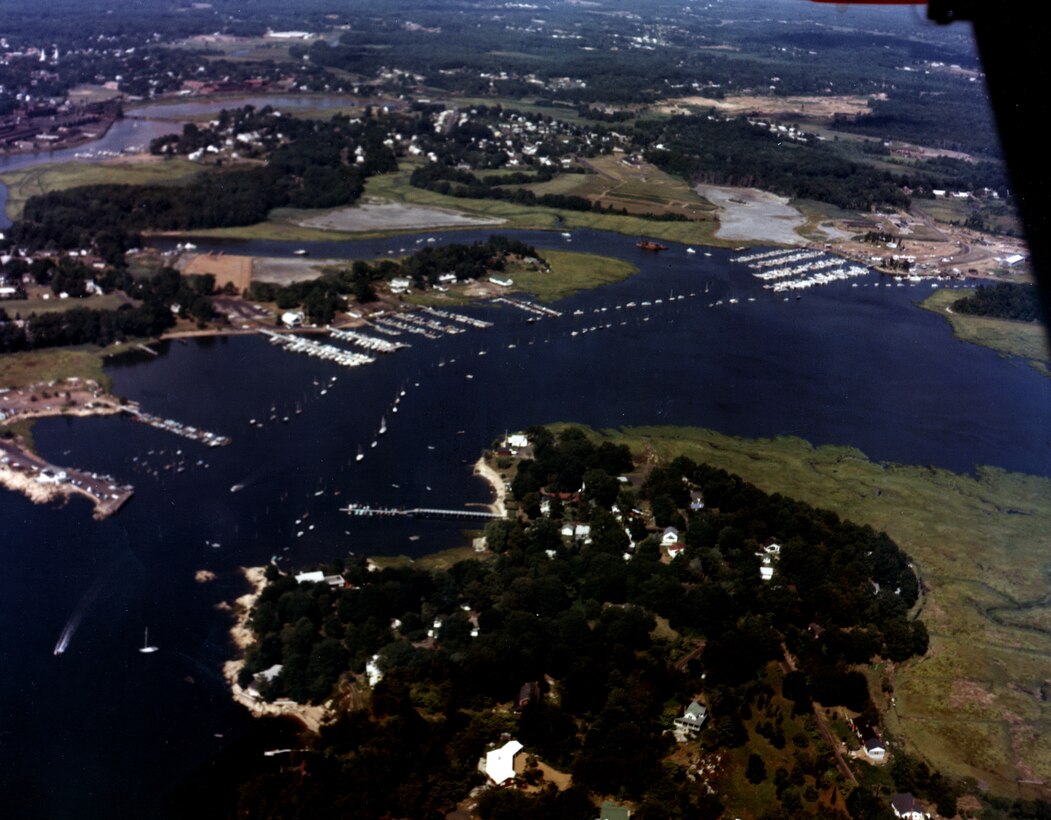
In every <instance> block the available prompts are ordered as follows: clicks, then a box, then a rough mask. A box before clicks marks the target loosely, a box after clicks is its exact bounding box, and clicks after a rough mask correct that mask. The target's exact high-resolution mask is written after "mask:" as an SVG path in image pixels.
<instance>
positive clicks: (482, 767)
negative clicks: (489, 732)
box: [478, 740, 523, 786]
mask: <svg viewBox="0 0 1051 820" xmlns="http://www.w3.org/2000/svg"><path fill="white" fill-rule="evenodd" d="M522 749H523V746H522V744H521V743H519V742H518V741H517V740H509V741H507V743H505V744H504V745H503V746H501V747H500V748H499V749H493V750H492V751H491V752H486V754H485V757H483V758H482V759H481V760H479V761H478V771H480V772H481V773H482V774H484V775H488V776H489V779H490V780H492V781H493V783H495V784H496V785H497V786H502V785H503V784H504V783H507V782H508V781H510V780H514V779H515V758H516V757H517V756H518V755H519V754H520V753H521V751H522Z"/></svg>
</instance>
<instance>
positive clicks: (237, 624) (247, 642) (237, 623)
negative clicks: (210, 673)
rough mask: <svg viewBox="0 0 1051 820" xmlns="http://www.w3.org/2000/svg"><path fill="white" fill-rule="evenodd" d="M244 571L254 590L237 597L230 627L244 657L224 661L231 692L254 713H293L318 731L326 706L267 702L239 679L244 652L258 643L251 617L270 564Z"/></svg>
mask: <svg viewBox="0 0 1051 820" xmlns="http://www.w3.org/2000/svg"><path fill="white" fill-rule="evenodd" d="M241 572H242V573H243V574H244V577H245V579H246V580H247V581H248V583H249V584H251V585H252V590H251V591H250V592H248V593H246V594H244V595H242V596H241V597H240V598H238V599H237V600H236V601H234V606H233V610H234V623H233V625H232V626H231V627H230V640H231V641H232V642H233V644H234V646H236V647H237V649H238V650H239V652H238V654H239V655H240V657H238V658H235V659H233V660H229V661H226V662H225V663H224V664H223V677H224V678H226V682H227V683H228V684H229V685H230V692H231V694H232V696H233V699H234V701H236V702H237V703H239V704H241V705H242V706H243V707H245V708H246V709H247V710H248V711H249V712H251V713H252V715H253V717H293V718H295V719H296V720H298V721H299V722H300V723H302V724H303V726H304V727H305V728H306V729H307V730H308V731H311V732H313V733H314V734H317V733H318V732H319V731H320V730H321V724H322V722H323V721H324V720H325V718H326V717H327V716H328V709H326V708H325V707H324V706H311V705H309V704H303V703H296V702H294V701H290V700H280V701H276V702H274V703H267V702H266V701H263V700H258V699H256V698H254V697H252V695H250V694H249V693H248V691H247V690H246V689H244V688H243V687H242V686H241V685H240V684H239V683H238V682H237V678H238V676H239V675H240V674H241V670H242V669H244V665H245V661H244V653H245V651H247V649H248V648H249V647H250V646H252V644H254V643H255V634H254V633H253V632H252V630H251V629H250V628H249V626H248V619H249V617H250V616H251V614H252V607H253V606H255V602H256V600H258V598H259V596H260V595H261V594H262V592H263V590H264V589H265V588H266V584H267V581H266V567H242V568H241Z"/></svg>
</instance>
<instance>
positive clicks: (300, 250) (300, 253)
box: [292, 248, 310, 256]
mask: <svg viewBox="0 0 1051 820" xmlns="http://www.w3.org/2000/svg"><path fill="white" fill-rule="evenodd" d="M309 253H310V251H308V250H307V249H306V248H297V249H296V250H294V251H292V254H293V255H294V256H307V255H308V254H309Z"/></svg>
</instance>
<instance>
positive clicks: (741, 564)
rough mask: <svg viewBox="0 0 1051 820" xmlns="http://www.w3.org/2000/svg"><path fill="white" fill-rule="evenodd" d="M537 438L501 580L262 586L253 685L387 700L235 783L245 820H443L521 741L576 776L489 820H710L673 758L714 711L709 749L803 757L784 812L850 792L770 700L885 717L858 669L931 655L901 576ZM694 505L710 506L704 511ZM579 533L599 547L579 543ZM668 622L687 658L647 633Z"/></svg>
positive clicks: (337, 566) (907, 579)
mask: <svg viewBox="0 0 1051 820" xmlns="http://www.w3.org/2000/svg"><path fill="white" fill-rule="evenodd" d="M529 434H530V436H531V438H532V441H533V443H534V450H535V458H534V459H533V460H527V461H524V462H522V463H521V465H520V471H519V474H518V478H517V479H516V480H515V483H514V486H513V491H514V494H515V497H516V499H517V500H518V502H519V504H520V506H521V508H522V510H523V515H522V516H521V517H519V518H514V519H511V520H504V521H497V522H493V523H492V524H490V525H489V526H488V527H487V528H486V535H487V539H488V543H489V546H490V548H491V550H492V551H493V552H494V553H495V555H494V557H493V558H492V559H491V560H486V561H482V560H470V561H465V562H463V563H459V564H456V565H455V566H453V567H452V568H451V569H449V570H448V571H445V572H427V571H423V570H419V569H415V568H399V569H384V570H379V571H372V572H370V571H369V570H368V568H367V567H366V565H365V562H364V561H360V560H359V561H349V562H346V563H344V562H335V563H333V564H331V565H329V566H328V567H326V571H327V572H329V573H332V574H335V573H341V574H342V575H343V577H344V578H345V579H346V582H347V586H346V587H345V588H337V587H332V586H329V585H328V584H310V583H303V584H297V583H296V581H295V580H294V579H293V578H292V577H290V576H285V575H282V574H281V573H280V572H279V571H278V570H277V569H276V567H271V568H270V569H269V570H268V577H269V581H270V583H269V585H268V586H267V588H266V589H265V591H264V592H263V593H262V595H261V596H260V598H259V599H258V601H257V603H256V606H255V608H254V610H253V612H252V616H251V625H252V628H253V629H254V630H255V633H256V636H257V642H256V643H255V644H254V645H253V647H252V648H251V649H250V650H249V652H248V656H247V664H246V667H245V670H244V673H243V680H244V681H245V682H247V681H248V680H249V679H250V678H251V676H252V674H253V673H255V672H259V671H262V670H265V669H268V668H270V667H271V666H272V665H274V664H281V665H282V666H281V670H280V674H279V675H277V677H276V679H274V680H273V681H272V683H269V684H262V688H263V691H264V692H265V693H267V694H268V695H269V696H271V697H276V696H289V697H293V698H296V699H299V700H301V701H313V702H321V701H324V700H326V699H327V698H329V697H330V696H331V695H332V694H333V687H334V686H337V684H339V682H340V681H342V682H343V683H342V685H343V686H346V685H348V681H349V677H348V676H349V675H350V674H351V673H354V674H360V673H361V672H362V671H363V670H364V667H365V664H366V662H367V661H368V660H369V659H370V658H374V661H375V663H376V665H377V667H378V668H379V670H380V671H381V672H382V680H380V681H379V682H378V683H377V684H376V685H375V686H374V687H373V688H372V691H371V695H370V696H369V698H368V700H367V708H358V709H353V710H344V709H342V708H337V711H336V718H335V720H334V721H333V722H332V724H331V725H329V726H327V727H326V728H323V729H322V732H321V735H320V738H319V739H318V740H317V742H316V744H315V745H314V746H313V748H312V749H311V750H310V753H307V754H302V755H300V756H298V757H296V758H295V761H294V765H290V766H287V767H284V768H283V769H282V770H281V771H280V772H271V773H269V774H265V775H260V776H259V777H258V778H257V779H255V780H253V781H252V782H251V783H248V784H245V785H243V786H242V787H241V788H240V790H239V797H238V798H236V799H234V800H233V801H232V802H235V803H237V810H238V811H239V812H241V813H242V814H245V813H247V814H249V815H251V816H259V817H278V816H280V817H288V818H293V817H310V816H318V815H319V814H323V815H325V816H330V817H350V816H354V817H364V818H367V817H384V816H395V817H419V818H429V817H438V816H442V814H443V813H444V812H446V811H448V810H450V809H451V808H452V807H453V804H454V803H455V802H456V801H458V800H460V799H461V798H462V797H464V796H465V795H466V794H467V792H468V791H469V790H470V789H471V787H472V786H474V785H476V784H477V783H480V782H481V780H480V776H479V774H478V772H477V770H476V766H475V764H476V762H477V760H478V758H479V756H481V755H482V754H483V753H484V750H485V749H486V747H487V744H491V743H494V742H496V741H498V740H499V738H500V736H501V735H502V734H503V733H509V734H510V735H511V736H513V737H515V738H517V739H519V740H521V741H522V743H524V744H525V746H526V748H527V750H528V751H529V753H530V754H531V755H535V756H536V757H538V758H540V759H542V760H544V761H545V762H546V763H548V764H550V765H552V766H555V767H556V768H559V769H561V770H563V771H569V772H571V773H572V776H573V788H572V789H570V790H569V791H566V792H562V793H555V792H554V791H541V792H540V793H539V794H537V795H533V796H527V795H525V794H522V793H519V792H514V791H511V792H500V791H495V792H491V793H489V794H488V795H487V796H486V797H485V798H484V799H483V801H482V803H481V804H480V806H479V811H480V813H481V816H482V817H485V818H488V817H541V816H543V817H573V818H578V817H588V816H593V814H592V815H588V814H587V812H588V811H592V812H593V809H591V808H590V807H589V804H588V802H587V797H588V795H589V794H598V795H611V794H612V795H619V796H620V797H621V798H622V799H630V800H633V801H636V802H637V803H638V804H639V806H640V808H639V811H638V814H637V816H638V817H642V818H658V817H659V818H667V817H672V816H683V817H711V818H715V817H718V816H719V815H720V813H721V811H722V803H721V801H720V799H719V797H718V795H717V794H715V793H709V792H708V790H707V789H706V788H705V787H704V786H703V785H702V784H700V783H698V782H694V781H691V780H689V779H686V778H684V777H683V776H682V775H683V772H682V770H681V769H679V768H678V767H677V766H675V765H669V764H668V763H667V762H666V761H665V760H664V759H665V756H666V755H667V754H668V753H669V752H670V750H671V748H672V746H673V745H674V744H673V742H672V740H671V738H670V735H669V732H668V729H669V728H670V722H671V717H672V716H674V715H675V714H677V713H678V712H679V711H681V708H682V706H683V705H685V704H687V703H689V702H690V700H691V699H692V698H695V697H698V693H701V692H703V697H704V698H705V700H706V701H707V703H708V705H709V708H710V710H711V717H712V720H711V725H710V726H709V727H708V728H707V729H705V731H704V732H703V733H702V735H701V740H700V743H701V748H702V750H704V751H706V752H716V751H718V750H720V749H734V748H740V747H742V746H743V745H744V744H750V743H758V742H759V740H758V738H751V734H750V731H749V730H748V728H747V726H746V721H749V720H752V716H753V711H754V710H755V709H758V710H760V712H761V713H763V714H765V715H767V716H768V718H769V719H768V720H767V721H765V722H764V721H762V720H761V721H759V722H758V723H756V729H755V731H757V732H759V734H761V735H762V737H763V738H765V739H764V740H763V741H762V742H763V743H770V744H772V746H773V748H777V749H784V748H786V741H787V742H788V748H790V749H794V750H795V751H794V752H793V755H794V757H793V758H792V759H794V760H795V763H794V764H793V765H794V768H792V769H791V771H790V770H788V769H786V770H785V771H784V772H783V773H781V772H780V770H779V771H778V773H777V778H779V779H780V778H782V777H783V779H784V781H783V784H782V785H781V786H779V789H778V793H779V796H780V798H781V800H782V811H786V812H789V813H791V812H792V811H794V810H800V809H802V808H803V807H804V806H808V807H810V808H811V809H812V808H813V807H814V806H816V803H815V802H814V801H817V800H818V799H819V796H820V795H824V799H826V800H827V799H830V798H829V794H830V792H831V791H834V790H836V789H837V788H840V789H842V785H838V786H837V784H836V782H835V779H834V778H833V779H831V780H830V779H828V778H827V777H825V776H824V775H823V774H822V772H824V771H826V770H827V769H829V768H830V767H831V765H832V764H831V752H830V750H829V749H828V748H827V746H825V745H824V744H823V742H822V741H821V740H820V738H819V737H818V736H817V735H816V734H814V736H813V737H809V736H796V737H794V738H792V739H788V738H786V737H785V734H784V730H783V729H782V728H780V727H781V726H782V721H783V720H785V719H786V718H787V715H785V714H782V713H781V709H782V707H780V706H777V705H776V704H775V698H776V699H777V703H781V702H782V699H783V701H784V702H785V703H786V706H785V708H788V709H789V710H790V711H791V712H792V713H793V714H799V715H803V714H809V711H810V703H811V699H814V700H817V701H819V702H821V703H822V704H824V705H826V706H831V705H835V704H842V705H844V706H847V707H848V708H850V709H852V710H855V711H856V712H859V713H862V714H866V715H869V716H871V717H872V718H875V717H876V714H875V709H874V707H873V705H872V702H871V700H870V697H869V692H868V688H867V683H866V680H865V677H864V676H863V675H862V674H861V673H860V672H859V671H857V670H858V665H859V664H861V665H863V664H866V663H868V662H869V661H870V660H871V659H872V658H873V657H875V656H880V657H884V658H888V659H892V660H898V661H902V660H905V659H907V658H909V657H911V656H913V655H915V654H922V653H924V652H925V651H926V649H927V634H926V630H925V629H924V627H923V624H922V623H921V622H919V621H912V620H910V619H909V618H908V612H909V609H910V608H911V607H912V605H913V604H914V603H915V602H916V599H917V592H918V589H917V581H916V577H915V575H914V574H913V571H912V569H911V566H910V564H909V561H908V558H907V556H906V555H904V554H903V553H902V552H901V550H900V549H899V548H898V547H897V545H895V544H894V542H893V541H891V540H890V539H889V538H888V537H887V536H886V535H884V534H882V533H877V532H875V531H873V530H872V529H871V528H869V527H865V526H859V525H856V524H853V523H850V522H845V521H842V520H840V519H839V518H838V517H837V516H835V515H834V514H832V513H829V512H826V511H822V510H818V509H815V508H813V507H810V506H808V505H806V504H803V503H800V502H797V501H793V500H792V499H789V498H786V497H784V496H780V495H768V494H766V493H764V492H762V491H761V490H759V489H757V488H756V487H754V486H753V485H750V484H748V483H747V482H745V481H743V480H741V479H740V478H738V477H737V476H734V475H731V474H728V473H726V472H724V471H722V470H719V469H715V468H712V467H710V466H707V465H703V464H696V463H694V462H692V461H690V460H688V459H685V458H680V459H676V460H675V461H673V462H671V463H670V464H667V465H664V466H659V467H656V468H654V469H652V470H651V471H650V472H649V473H648V475H646V477H645V478H644V479H642V478H641V475H640V479H638V480H637V481H636V482H634V483H633V484H631V485H625V484H623V483H622V482H620V481H618V479H617V476H618V475H620V474H622V472H623V471H630V470H632V469H633V468H634V464H633V460H632V456H631V454H630V453H629V452H628V451H627V449H626V448H624V447H617V446H614V445H610V444H602V445H598V446H596V445H595V444H594V443H592V442H591V441H590V440H589V439H588V438H587V437H586V436H585V435H584V434H583V433H582V432H581V431H579V430H575V429H567V430H565V431H563V432H561V433H559V434H558V435H557V436H555V435H553V434H551V433H550V432H549V431H547V430H546V429H543V428H534V429H531V430H530V431H529ZM697 494H703V497H704V500H705V502H706V503H705V505H704V507H703V509H693V510H691V509H690V501H691V499H693V498H696V497H697ZM545 500H546V501H547V502H548V503H550V505H551V506H550V508H549V510H548V514H547V515H545V514H543V513H542V512H541V503H540V502H542V501H545ZM647 509H652V513H653V516H652V518H651V517H650V516H649V515H648V514H647V513H645V512H644V510H647ZM566 522H572V523H573V524H574V526H576V525H579V524H582V523H586V524H587V525H588V526H589V527H590V532H589V534H588V535H587V537H585V538H570V539H566V538H565V537H564V536H563V535H562V534H561V528H562V526H563V525H564V524H565V523H566ZM672 522H673V523H676V524H677V525H679V527H680V530H681V537H682V538H683V539H684V545H685V551H684V553H683V554H682V555H680V556H678V557H677V558H675V559H674V560H671V561H669V560H668V558H667V556H666V555H665V557H663V558H662V548H661V546H660V543H659V533H656V532H654V530H653V528H654V526H655V525H656V526H657V527H660V526H661V525H663V524H666V523H672ZM775 538H776V539H777V540H778V542H779V544H780V545H781V551H780V560H779V561H778V562H777V569H776V573H775V575H774V577H773V579H772V580H771V581H769V582H765V581H762V580H760V573H759V567H760V565H761V562H760V558H759V557H757V553H758V554H760V555H761V554H764V552H763V547H764V546H765V545H769V544H770V543H771V541H772V539H775ZM658 619H661V620H665V619H666V622H667V624H668V626H669V627H670V628H671V629H672V630H674V631H675V633H676V634H678V635H679V636H680V638H679V639H678V641H672V640H670V639H669V638H668V637H667V632H666V631H665V632H661V631H659V630H656V625H657V620H658ZM814 624H819V625H820V637H815V635H816V634H817V633H816V632H815V629H814ZM659 635H660V636H661V637H658V636H659ZM697 641H706V645H705V646H704V649H703V654H699V657H698V658H696V659H694V660H690V661H689V662H688V663H685V664H675V663H673V662H672V661H673V655H672V652H673V650H674V648H675V647H676V646H678V645H679V644H680V643H681V644H682V645H684V646H695V645H701V644H698V643H697ZM786 650H787V651H789V652H791V653H792V654H793V656H794V657H795V659H796V663H797V664H798V671H796V672H792V673H790V674H788V675H787V676H785V677H784V679H783V682H781V683H777V685H776V687H775V686H774V685H771V679H770V678H769V676H768V669H769V668H770V664H771V663H772V662H775V661H778V660H780V659H782V658H783V656H784V653H785V652H786ZM677 651H680V652H681V651H682V650H677ZM775 666H776V664H775ZM529 681H541V682H542V683H541V689H542V690H543V691H544V696H543V697H542V698H541V699H539V700H538V701H537V702H531V703H530V704H529V705H528V706H526V707H525V708H524V709H523V710H522V711H510V710H507V709H495V710H494V707H496V706H498V705H499V704H506V703H507V702H509V701H511V700H513V699H514V698H515V696H516V694H517V693H518V692H519V689H520V688H521V687H522V685H523V684H524V683H527V682H529ZM775 683H776V681H775ZM358 685H359V686H360V684H358ZM357 702H362V701H357ZM792 704H794V706H793V705H792ZM779 715H780V717H779ZM750 738H751V739H750ZM753 774H754V773H753ZM762 779H764V780H765V779H766V774H763V775H762ZM756 782H758V781H756ZM779 782H781V781H780V780H779ZM845 793H846V792H845V789H844V790H843V794H845ZM852 799H853V800H854V801H855V802H858V801H862V802H863V801H864V800H865V799H866V796H865V795H864V794H863V795H861V796H860V797H857V798H852ZM851 805H852V804H851V802H850V801H848V802H847V803H846V806H845V808H846V810H847V811H850V810H851V808H850V807H851ZM822 807H823V808H826V805H825V804H823V806H822ZM775 808H776V807H771V809H772V810H773V809H775ZM770 816H779V817H780V816H788V815H787V814H776V813H775V814H771V815H770ZM824 816H845V815H844V814H843V811H842V810H840V809H833V810H831V811H830V813H828V814H825V815H824Z"/></svg>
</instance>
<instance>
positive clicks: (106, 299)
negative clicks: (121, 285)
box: [0, 293, 127, 319]
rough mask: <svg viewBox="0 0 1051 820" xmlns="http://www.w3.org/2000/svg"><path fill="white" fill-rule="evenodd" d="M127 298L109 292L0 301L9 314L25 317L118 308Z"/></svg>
mask: <svg viewBox="0 0 1051 820" xmlns="http://www.w3.org/2000/svg"><path fill="white" fill-rule="evenodd" d="M126 302H127V300H126V299H124V298H122V297H120V296H118V295H117V294H116V293H107V294H105V295H103V296H91V297H87V298H84V299H59V298H58V297H56V296H51V298H50V299H42V298H40V297H34V296H31V297H30V298H29V299H17V300H12V301H10V302H7V301H5V302H0V307H2V308H3V309H4V310H6V311H7V313H8V315H9V316H16V315H18V316H21V317H22V318H23V319H24V318H26V317H27V316H29V315H30V314H31V313H61V312H62V311H65V310H73V309H74V308H92V309H94V310H116V309H117V308H119V307H120V306H121V305H123V304H126Z"/></svg>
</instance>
